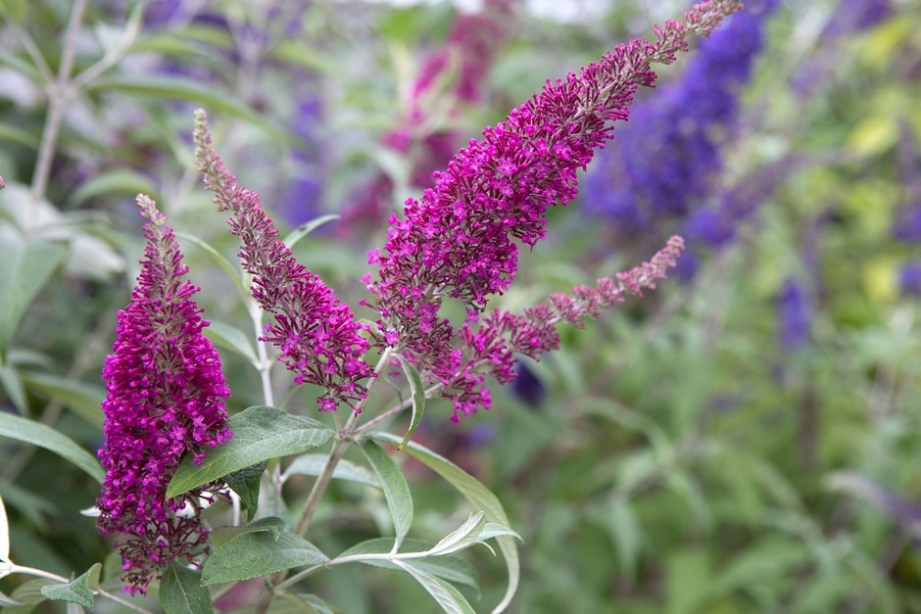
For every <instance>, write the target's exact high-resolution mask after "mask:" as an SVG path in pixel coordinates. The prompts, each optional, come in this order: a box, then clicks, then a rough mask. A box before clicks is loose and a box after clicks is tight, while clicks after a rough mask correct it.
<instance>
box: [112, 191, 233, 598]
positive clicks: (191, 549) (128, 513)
mask: <svg viewBox="0 0 921 614" xmlns="http://www.w3.org/2000/svg"><path fill="white" fill-rule="evenodd" d="M138 205H139V206H140V207H141V213H142V214H143V215H144V217H146V218H148V221H147V223H146V224H144V236H145V237H146V238H147V247H146V250H145V255H144V259H143V260H141V273H140V275H139V276H138V281H137V285H136V286H135V288H134V290H133V291H132V293H131V302H130V303H129V304H128V306H127V307H126V308H125V310H124V311H120V312H119V314H118V327H117V338H116V340H115V343H114V344H113V346H112V354H110V355H109V356H108V357H107V358H106V361H105V366H104V367H103V375H102V378H103V380H104V381H105V382H106V390H107V392H108V395H107V397H106V400H105V401H103V403H102V411H103V413H104V414H105V425H104V431H105V437H106V441H105V446H104V448H103V449H102V450H100V451H99V458H100V459H101V462H102V466H103V467H104V468H105V469H106V477H105V481H104V484H103V490H102V493H101V495H100V496H99V499H98V500H97V502H96V505H97V507H98V508H99V520H98V527H99V530H100V531H101V532H102V533H103V534H104V535H114V536H115V538H116V543H117V547H118V550H119V552H120V554H121V557H122V562H123V566H122V569H123V571H124V572H125V576H124V577H125V581H126V583H127V586H126V588H125V590H126V591H128V592H130V593H132V594H134V593H136V592H140V593H142V594H144V593H146V592H147V585H148V584H149V583H150V582H151V580H153V579H154V578H155V577H159V576H160V570H162V569H163V568H165V567H166V566H168V565H169V564H170V563H171V562H173V561H183V560H184V561H187V562H190V563H194V562H195V560H194V557H195V555H196V554H197V553H198V551H199V550H200V549H201V547H202V546H203V544H204V543H205V540H206V538H207V535H208V531H207V530H206V529H205V528H204V527H203V526H202V523H201V519H200V515H199V512H200V510H201V506H202V504H201V502H200V498H203V497H205V495H204V492H203V488H197V489H194V490H192V491H190V492H188V493H186V494H184V495H182V496H180V497H176V498H174V499H169V500H167V499H166V488H167V485H168V484H169V481H170V478H172V476H173V474H174V472H175V471H176V468H177V467H178V466H179V463H180V461H181V460H182V459H183V458H184V457H185V456H188V455H191V456H192V459H193V462H195V463H197V464H201V462H202V459H203V458H204V457H205V450H206V449H207V448H213V447H215V446H217V445H219V444H222V443H224V442H226V441H227V440H228V439H229V438H230V436H231V432H230V430H229V429H228V428H227V412H226V411H225V409H224V399H226V398H227V397H229V396H230V390H229V389H228V388H227V384H226V382H225V381H224V375H223V373H222V372H221V362H220V358H219V356H218V353H217V351H215V349H214V346H213V345H211V342H210V341H208V339H206V338H205V337H204V336H203V335H202V332H201V331H202V328H204V327H205V326H208V322H207V321H206V320H203V319H202V318H201V312H202V310H201V309H200V308H199V307H198V306H197V305H196V304H195V302H194V301H193V300H192V299H191V296H192V295H193V294H195V293H196V292H198V288H196V287H195V286H194V285H192V283H191V282H189V281H187V280H183V276H184V275H185V274H186V272H187V271H188V267H186V266H184V265H183V264H182V254H181V253H180V252H179V243H178V241H177V240H176V237H175V235H174V234H173V231H172V229H171V228H169V227H168V226H166V225H165V224H166V218H165V217H164V216H163V214H161V213H160V212H159V211H157V210H156V208H155V207H154V203H153V201H152V200H150V199H149V198H147V197H145V196H140V197H138ZM180 510H183V511H184V512H186V513H183V514H181V515H177V512H179V511H180ZM189 511H191V513H188V512H189Z"/></svg>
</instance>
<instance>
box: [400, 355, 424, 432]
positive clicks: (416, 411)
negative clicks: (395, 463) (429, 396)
mask: <svg viewBox="0 0 921 614" xmlns="http://www.w3.org/2000/svg"><path fill="white" fill-rule="evenodd" d="M396 357H397V358H398V359H399V360H400V364H401V365H403V373H405V374H406V379H407V380H408V381H409V390H410V392H411V393H412V395H413V415H412V418H411V419H410V422H409V429H407V431H406V434H405V435H403V441H401V442H400V445H399V446H398V447H399V448H401V449H402V448H403V446H405V445H406V442H407V441H409V439H410V438H411V437H412V436H413V433H415V432H416V429H417V428H419V424H421V422H422V414H423V413H425V386H423V385H422V378H421V377H419V372H418V371H417V370H416V368H415V367H414V366H412V365H411V364H409V361H408V360H406V359H405V358H403V357H402V356H400V355H399V354H397V355H396Z"/></svg>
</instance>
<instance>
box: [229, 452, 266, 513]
mask: <svg viewBox="0 0 921 614" xmlns="http://www.w3.org/2000/svg"><path fill="white" fill-rule="evenodd" d="M268 464H269V461H262V462H261V463H256V464H255V465H252V466H250V467H244V468H243V469H240V470H239V471H234V472H232V473H228V474H227V475H225V476H224V483H225V484H227V485H228V486H230V488H232V489H233V491H234V492H235V493H237V495H239V496H240V504H241V505H242V506H243V509H245V510H246V519H247V520H252V519H253V516H255V515H256V510H257V509H258V507H259V485H260V483H261V481H262V473H263V472H264V471H265V468H266V467H267V466H268Z"/></svg>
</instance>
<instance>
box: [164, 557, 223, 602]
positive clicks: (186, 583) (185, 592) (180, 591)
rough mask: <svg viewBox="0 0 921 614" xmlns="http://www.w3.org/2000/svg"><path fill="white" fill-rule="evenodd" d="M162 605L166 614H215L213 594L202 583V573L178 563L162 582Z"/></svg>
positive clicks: (167, 572)
mask: <svg viewBox="0 0 921 614" xmlns="http://www.w3.org/2000/svg"><path fill="white" fill-rule="evenodd" d="M160 605H161V606H163V610H164V611H165V612H166V614H214V607H213V606H212V605H211V594H210V593H209V592H208V589H207V588H205V587H204V586H202V583H201V571H198V570H192V569H189V568H188V567H186V566H185V565H181V564H179V563H178V562H176V561H173V563H172V564H171V565H170V566H169V567H167V568H166V570H165V571H164V572H163V578H162V579H161V580H160Z"/></svg>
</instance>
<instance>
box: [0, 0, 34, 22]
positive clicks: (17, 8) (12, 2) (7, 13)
mask: <svg viewBox="0 0 921 614" xmlns="http://www.w3.org/2000/svg"><path fill="white" fill-rule="evenodd" d="M0 7H2V10H3V16H4V17H6V18H7V19H8V20H9V21H10V23H15V24H17V25H20V26H21V25H22V24H23V23H25V21H26V15H28V14H29V4H28V3H27V2H26V0H0Z"/></svg>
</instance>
